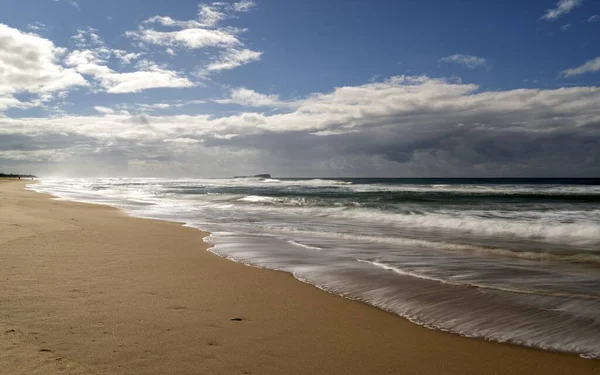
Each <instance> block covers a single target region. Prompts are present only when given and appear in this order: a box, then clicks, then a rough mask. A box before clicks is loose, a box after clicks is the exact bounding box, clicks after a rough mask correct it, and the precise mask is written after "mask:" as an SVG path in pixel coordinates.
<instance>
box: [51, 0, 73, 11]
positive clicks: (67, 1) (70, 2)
mask: <svg viewBox="0 0 600 375" xmlns="http://www.w3.org/2000/svg"><path fill="white" fill-rule="evenodd" d="M52 1H53V2H55V3H65V4H67V5H70V6H72V7H73V8H77V10H80V8H79V3H78V2H77V1H75V0H52Z"/></svg>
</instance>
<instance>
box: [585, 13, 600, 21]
mask: <svg viewBox="0 0 600 375" xmlns="http://www.w3.org/2000/svg"><path fill="white" fill-rule="evenodd" d="M587 21H588V22H597V21H600V15H597V14H594V15H593V16H590V18H588V20H587Z"/></svg>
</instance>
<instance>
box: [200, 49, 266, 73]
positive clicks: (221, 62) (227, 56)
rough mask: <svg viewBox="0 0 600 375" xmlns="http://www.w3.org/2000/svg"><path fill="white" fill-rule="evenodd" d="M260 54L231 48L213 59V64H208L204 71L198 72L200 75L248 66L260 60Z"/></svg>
mask: <svg viewBox="0 0 600 375" xmlns="http://www.w3.org/2000/svg"><path fill="white" fill-rule="evenodd" d="M261 55H262V52H258V51H252V50H249V49H241V50H239V49H235V48H231V49H228V50H226V51H225V52H223V53H222V54H221V56H219V57H218V58H217V59H215V60H214V61H213V62H211V63H210V64H208V65H207V66H206V67H205V68H204V69H201V70H200V75H202V74H203V73H205V72H216V71H221V70H230V69H234V68H237V67H238V66H242V65H245V64H248V63H250V62H253V61H258V60H260V57H261Z"/></svg>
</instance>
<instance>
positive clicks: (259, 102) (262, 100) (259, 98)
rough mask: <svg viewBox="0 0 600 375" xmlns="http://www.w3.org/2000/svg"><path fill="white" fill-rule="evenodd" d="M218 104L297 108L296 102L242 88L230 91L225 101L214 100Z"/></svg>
mask: <svg viewBox="0 0 600 375" xmlns="http://www.w3.org/2000/svg"><path fill="white" fill-rule="evenodd" d="M215 102H216V103H219V104H237V105H241V106H245V107H278V108H286V107H297V106H298V105H299V103H298V102H293V101H289V102H288V101H282V100H280V99H279V96H278V95H265V94H261V93H258V92H256V91H254V90H249V89H247V88H244V87H239V88H236V89H232V90H231V92H230V96H229V97H228V98H226V99H216V100H215Z"/></svg>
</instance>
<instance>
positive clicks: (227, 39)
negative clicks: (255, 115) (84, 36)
mask: <svg viewBox="0 0 600 375" xmlns="http://www.w3.org/2000/svg"><path fill="white" fill-rule="evenodd" d="M254 6H255V4H254V2H252V1H249V0H244V1H240V2H235V3H225V2H213V3H202V4H200V5H199V6H198V19H196V20H185V21H181V20H175V19H173V18H171V17H168V16H153V17H150V18H148V19H146V20H145V21H143V22H142V23H141V24H140V26H139V27H138V29H137V30H134V31H127V32H126V33H125V35H126V36H127V37H128V38H131V39H135V40H138V41H140V42H141V43H143V44H149V45H158V46H163V47H166V49H165V53H166V54H168V55H171V56H175V55H176V54H177V50H178V49H181V50H197V49H209V48H210V49H211V50H210V51H211V52H212V51H215V54H214V55H213V56H212V57H210V58H209V62H207V63H204V64H202V65H201V66H199V67H198V69H197V71H198V72H199V73H198V75H200V76H202V77H205V78H206V77H207V76H208V75H210V74H211V73H214V72H219V71H223V70H230V69H234V68H237V67H239V66H242V65H245V64H248V63H250V62H252V61H258V60H260V56H261V54H262V52H260V51H253V50H251V49H249V48H246V46H245V43H244V42H243V41H242V40H241V38H240V35H241V34H243V33H244V32H246V31H247V30H245V29H239V28H235V27H222V26H221V23H222V22H223V21H225V20H227V19H231V18H236V17H237V16H236V14H239V13H245V12H248V11H250V10H251V9H252V8H253V7H254ZM156 26H163V28H159V29H157V28H156ZM164 27H167V28H171V29H167V30H164ZM173 29H176V30H173Z"/></svg>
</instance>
